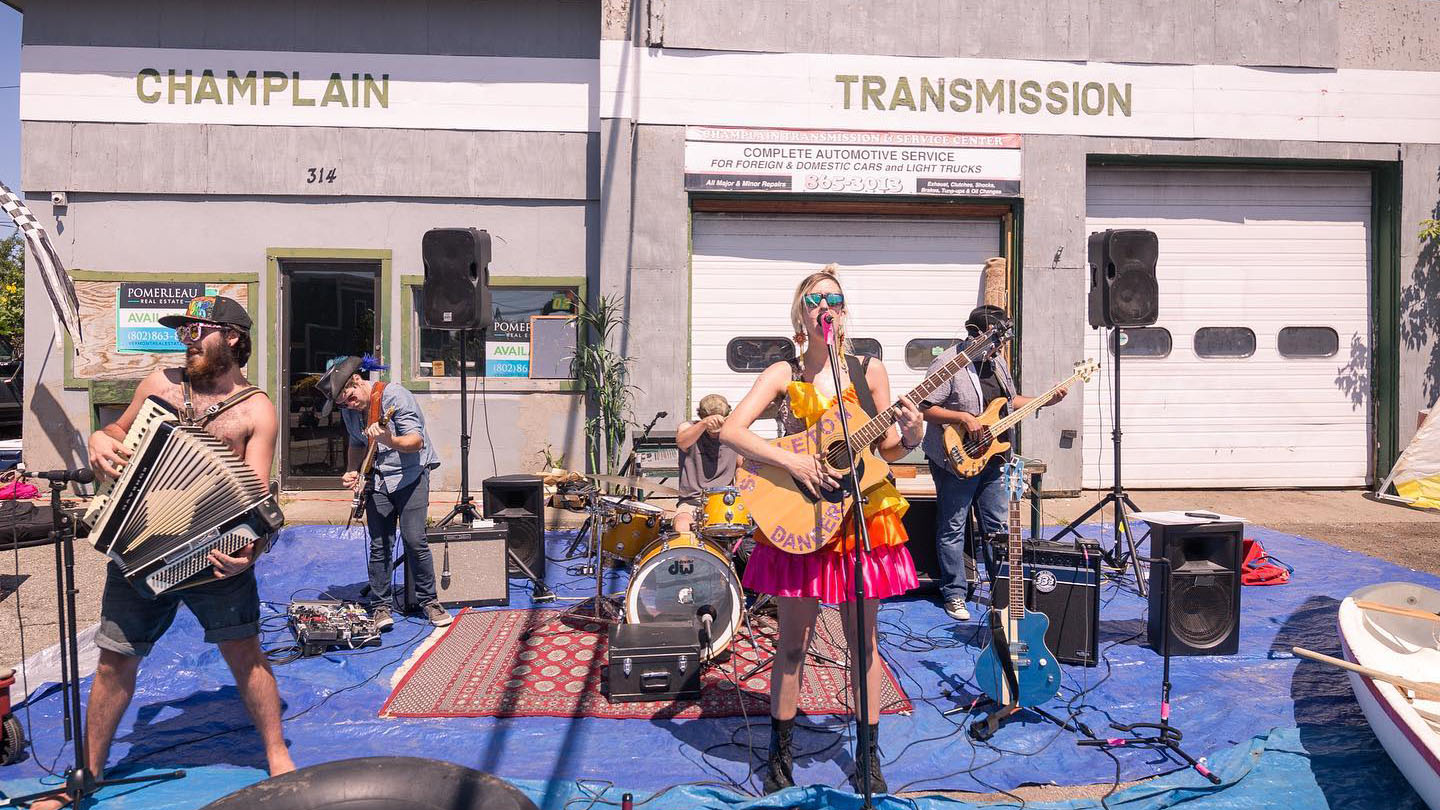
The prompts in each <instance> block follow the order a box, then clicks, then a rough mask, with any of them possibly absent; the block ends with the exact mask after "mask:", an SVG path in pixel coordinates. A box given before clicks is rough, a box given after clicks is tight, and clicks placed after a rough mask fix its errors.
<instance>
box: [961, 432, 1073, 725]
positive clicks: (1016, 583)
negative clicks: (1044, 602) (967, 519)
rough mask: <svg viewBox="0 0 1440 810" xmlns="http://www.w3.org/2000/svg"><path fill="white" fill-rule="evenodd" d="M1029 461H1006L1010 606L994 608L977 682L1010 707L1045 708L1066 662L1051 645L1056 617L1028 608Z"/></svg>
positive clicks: (980, 659) (977, 665)
mask: <svg viewBox="0 0 1440 810" xmlns="http://www.w3.org/2000/svg"><path fill="white" fill-rule="evenodd" d="M1024 467H1025V462H1024V460H1023V459H1020V458H1016V459H1014V460H1012V461H1011V462H1010V463H1009V464H1006V465H1005V471H1004V476H1005V489H1006V491H1007V492H1008V493H1009V496H1010V542H1009V545H1008V548H1009V560H1008V564H1009V567H1010V575H1009V584H1010V604H1009V605H1007V606H1006V607H1005V610H1004V611H1000V610H994V609H992V610H991V611H990V634H991V643H990V646H988V647H986V648H985V649H984V651H982V652H981V653H980V658H979V660H977V661H976V662H975V682H976V683H977V684H978V685H979V686H980V688H981V689H982V690H983V691H984V692H985V694H986V695H989V696H990V699H991V700H993V701H995V702H996V703H997V704H999V705H1000V706H1001V707H1002V711H1003V710H1004V709H1014V708H1020V707H1026V708H1028V707H1033V706H1039V705H1040V704H1042V703H1045V702H1047V701H1049V700H1050V699H1051V698H1053V697H1055V695H1056V694H1057V693H1058V692H1059V691H1060V663H1059V662H1058V661H1056V660H1055V655H1054V654H1053V653H1051V652H1050V650H1049V648H1047V647H1046V646H1045V631H1046V629H1048V628H1049V627H1050V619H1049V618H1048V617H1047V616H1046V615H1045V614H1044V613H1033V612H1031V611H1029V610H1026V609H1025V565H1024V560H1025V548H1024V545H1023V543H1021V540H1020V496H1021V495H1023V494H1024V489H1025V477H1024Z"/></svg>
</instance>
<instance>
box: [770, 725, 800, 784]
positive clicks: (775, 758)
mask: <svg viewBox="0 0 1440 810" xmlns="http://www.w3.org/2000/svg"><path fill="white" fill-rule="evenodd" d="M794 733H795V718H793V717H792V718H790V719H789V720H776V719H775V718H773V717H772V718H770V755H769V756H767V757H766V758H765V766H764V767H765V780H764V783H763V784H764V788H765V792H766V793H767V794H770V793H774V792H776V791H778V790H784V789H785V788H788V787H795V774H794V769H795V757H794V756H792V755H791V754H790V743H791V741H792V740H793V738H794Z"/></svg>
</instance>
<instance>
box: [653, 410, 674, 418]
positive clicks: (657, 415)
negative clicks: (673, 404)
mask: <svg viewBox="0 0 1440 810" xmlns="http://www.w3.org/2000/svg"><path fill="white" fill-rule="evenodd" d="M669 415H670V412H669V411H661V412H659V413H657V414H655V418H656V419H664V418H665V417H667V416H669Z"/></svg>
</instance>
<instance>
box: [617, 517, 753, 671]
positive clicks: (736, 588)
mask: <svg viewBox="0 0 1440 810" xmlns="http://www.w3.org/2000/svg"><path fill="white" fill-rule="evenodd" d="M742 599H743V597H742V595H741V592H740V580H739V579H738V578H737V577H736V576H735V570H734V569H733V568H731V567H730V558H729V557H727V556H726V555H725V552H724V550H723V549H722V548H721V547H720V546H717V545H715V544H714V543H712V542H710V541H708V540H703V539H701V538H699V537H696V536H695V535H694V534H691V533H689V532H686V533H684V534H675V535H671V536H669V537H663V538H661V539H659V540H657V541H655V542H654V543H652V544H650V546H649V547H647V548H646V549H645V550H644V551H641V552H640V554H639V556H637V557H636V558H635V561H634V572H633V573H632V574H631V575H630V585H629V587H628V588H626V589H625V620H626V621H628V622H630V623H632V624H646V623H648V622H688V621H690V620H691V619H693V618H695V617H696V616H697V615H699V612H700V610H701V608H703V607H705V606H707V605H708V606H710V607H712V608H714V610H715V620H714V621H713V622H712V624H711V643H710V646H709V649H708V650H702V651H701V652H700V655H701V657H702V658H714V657H716V656H719V655H720V654H721V653H723V652H724V651H725V650H726V649H727V648H729V646H730V640H731V639H732V638H733V637H734V635H735V630H736V628H737V627H739V626H740V603H741V600H742Z"/></svg>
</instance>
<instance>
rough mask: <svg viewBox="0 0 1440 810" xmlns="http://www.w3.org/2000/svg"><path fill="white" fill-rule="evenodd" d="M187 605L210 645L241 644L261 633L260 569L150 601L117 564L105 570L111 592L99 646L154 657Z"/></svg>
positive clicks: (104, 603)
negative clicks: (152, 651)
mask: <svg viewBox="0 0 1440 810" xmlns="http://www.w3.org/2000/svg"><path fill="white" fill-rule="evenodd" d="M181 602H184V603H185V606H186V607H188V608H190V612H191V613H193V614H195V618H196V619H198V620H199V621H200V626H201V627H203V628H205V641H206V642H207V643H210V644H218V643H220V642H222V641H235V640H237V639H242V638H249V637H251V636H254V635H258V634H259V633H260V593H259V590H258V589H257V588H256V585H255V569H254V568H247V569H245V572H244V573H242V574H237V575H236V576H234V577H226V578H225V579H217V580H215V581H213V582H207V583H205V584H204V585H196V586H195V587H193V588H186V589H184V590H180V591H171V592H169V593H163V594H161V595H160V596H159V598H157V599H147V598H145V597H144V596H141V595H140V592H139V591H137V590H135V588H134V586H132V585H131V584H130V583H129V582H127V581H126V580H125V575H124V574H122V573H121V572H120V568H119V566H117V565H116V564H115V563H113V562H112V563H110V564H109V565H108V566H106V567H105V592H104V594H103V595H102V596H101V597H100V629H99V631H98V632H96V634H95V645H96V646H97V647H99V648H100V649H102V650H110V651H111V652H117V653H120V654H121V655H134V656H145V655H148V654H149V653H150V649H151V648H152V647H154V646H155V642H157V641H159V640H160V637H161V636H163V635H165V631H166V630H169V629H170V624H171V623H172V622H174V621H175V611H177V610H178V609H179V608H180V603H181Z"/></svg>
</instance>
